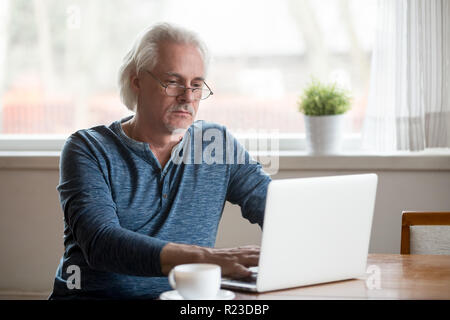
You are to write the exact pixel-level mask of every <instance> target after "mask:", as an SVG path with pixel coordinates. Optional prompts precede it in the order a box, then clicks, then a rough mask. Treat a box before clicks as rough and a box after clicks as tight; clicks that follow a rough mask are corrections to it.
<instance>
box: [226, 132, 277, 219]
mask: <svg viewBox="0 0 450 320" xmlns="http://www.w3.org/2000/svg"><path fill="white" fill-rule="evenodd" d="M226 135H227V139H231V141H232V142H231V143H230V142H228V146H229V147H230V146H233V148H234V154H235V155H236V157H235V159H234V160H235V162H234V163H233V164H231V165H230V170H231V172H230V181H229V185H228V192H227V200H228V201H230V202H231V203H233V204H238V205H239V206H240V207H241V212H242V216H243V217H244V218H246V219H247V220H249V221H250V222H251V223H258V224H259V225H260V227H261V228H262V226H263V222H264V210H265V207H266V195H267V187H268V185H269V183H270V181H272V180H271V178H270V177H269V175H268V174H267V173H266V172H264V170H263V168H262V166H261V164H260V163H258V162H256V161H255V160H254V159H252V157H251V156H250V154H249V153H248V152H247V150H245V148H244V147H243V146H242V145H241V144H240V143H239V141H237V139H235V138H234V137H233V136H232V135H231V134H230V133H229V132H227V133H226ZM227 152H228V151H227Z"/></svg>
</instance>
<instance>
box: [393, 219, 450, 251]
mask: <svg viewBox="0 0 450 320" xmlns="http://www.w3.org/2000/svg"><path fill="white" fill-rule="evenodd" d="M416 226H420V227H416ZM430 226H432V227H430ZM400 253H401V254H450V212H419V211H403V212H402V239H401V249H400Z"/></svg>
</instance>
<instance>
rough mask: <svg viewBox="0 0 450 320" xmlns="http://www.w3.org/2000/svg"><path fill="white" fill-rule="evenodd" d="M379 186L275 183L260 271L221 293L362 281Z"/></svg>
mask: <svg viewBox="0 0 450 320" xmlns="http://www.w3.org/2000/svg"><path fill="white" fill-rule="evenodd" d="M377 181H378V178H377V175H376V174H372V173H371V174H357V175H343V176H333V177H318V178H300V179H284V180H273V181H272V182H271V183H270V184H269V187H268V191H267V199H266V209H265V217H264V225H263V233H262V241H261V252H260V257H259V263H258V267H257V268H256V269H255V268H254V269H253V270H254V271H255V273H254V274H253V276H251V277H249V278H246V279H239V280H234V279H227V278H223V279H222V287H223V288H228V289H233V290H244V291H254V292H264V291H271V290H278V289H286V288H292V287H299V286H306V285H312V284H318V283H324V282H332V281H339V280H345V279H352V278H357V277H359V276H362V275H364V273H365V271H366V262H367V254H368V251H369V240H370V232H371V228H372V217H373V211H374V206H375V195H376V189H377Z"/></svg>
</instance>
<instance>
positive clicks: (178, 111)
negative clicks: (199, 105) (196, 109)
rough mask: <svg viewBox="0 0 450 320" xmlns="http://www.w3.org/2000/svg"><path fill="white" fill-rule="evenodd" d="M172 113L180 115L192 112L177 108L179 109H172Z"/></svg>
mask: <svg viewBox="0 0 450 320" xmlns="http://www.w3.org/2000/svg"><path fill="white" fill-rule="evenodd" d="M172 113H175V114H179V115H189V116H190V115H191V113H190V112H189V111H183V110H177V111H172Z"/></svg>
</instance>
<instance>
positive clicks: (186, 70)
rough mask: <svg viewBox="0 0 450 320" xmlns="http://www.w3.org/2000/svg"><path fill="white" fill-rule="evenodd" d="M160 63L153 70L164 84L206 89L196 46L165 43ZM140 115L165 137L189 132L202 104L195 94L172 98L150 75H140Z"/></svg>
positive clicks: (159, 59)
mask: <svg viewBox="0 0 450 320" xmlns="http://www.w3.org/2000/svg"><path fill="white" fill-rule="evenodd" d="M158 53H159V54H158V63H157V65H156V66H155V68H153V69H152V70H149V71H150V72H151V73H152V74H153V75H154V76H155V77H156V78H158V79H159V80H160V81H161V82H162V83H164V84H178V85H182V86H185V87H189V88H193V87H199V86H202V85H203V80H204V65H203V60H202V56H201V54H200V52H199V51H198V49H197V48H196V47H194V46H192V45H185V44H176V43H170V42H164V43H161V44H160V46H159V50H158ZM138 78H139V89H138V106H137V113H138V114H139V116H143V117H145V120H146V122H147V123H148V124H149V125H151V126H152V127H153V128H158V130H159V131H160V132H161V133H173V132H174V131H175V130H178V129H187V128H188V127H189V126H190V125H191V124H192V122H193V121H194V119H195V116H196V114H197V110H198V107H199V100H194V95H193V93H192V91H191V90H186V92H185V93H184V94H182V95H180V96H178V97H170V96H168V95H167V94H166V93H165V89H164V88H163V87H162V86H161V85H160V83H159V82H158V81H157V80H155V79H154V78H153V77H152V76H151V75H150V74H149V73H148V72H146V71H145V70H142V71H141V72H140V73H139V75H138Z"/></svg>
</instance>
